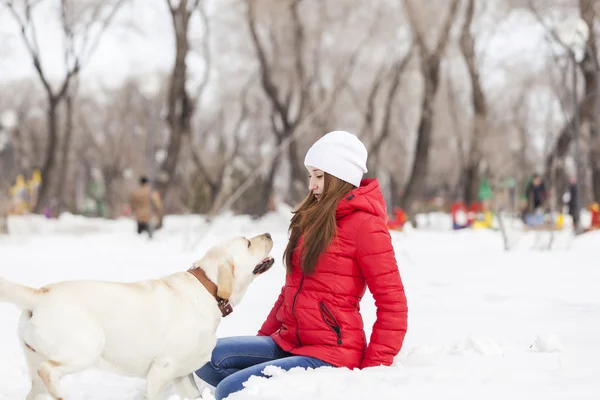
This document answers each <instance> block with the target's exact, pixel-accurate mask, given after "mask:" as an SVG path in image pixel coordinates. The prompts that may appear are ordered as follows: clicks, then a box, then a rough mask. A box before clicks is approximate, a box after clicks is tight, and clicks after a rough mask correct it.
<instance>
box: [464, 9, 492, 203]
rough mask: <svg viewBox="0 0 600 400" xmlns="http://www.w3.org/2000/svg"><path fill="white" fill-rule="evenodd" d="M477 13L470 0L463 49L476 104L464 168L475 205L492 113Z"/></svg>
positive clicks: (469, 197)
mask: <svg viewBox="0 0 600 400" xmlns="http://www.w3.org/2000/svg"><path fill="white" fill-rule="evenodd" d="M474 13H475V0H467V6H466V11H465V21H464V23H463V27H462V30H461V35H460V46H459V48H460V50H461V53H462V55H463V57H464V59H465V63H466V65H467V70H468V72H469V78H470V81H471V102H472V104H473V123H472V126H471V135H470V136H471V138H470V139H471V140H470V146H469V153H468V155H467V157H466V160H465V161H466V163H465V164H464V166H463V171H462V175H463V183H464V187H463V189H464V195H463V199H464V201H465V203H466V204H467V205H468V204H471V203H472V202H473V201H476V200H477V191H478V187H479V181H480V176H479V173H480V164H481V161H482V159H483V149H482V145H483V139H484V136H485V134H486V132H487V119H488V115H487V114H488V111H487V104H486V98H485V94H484V93H483V88H482V85H481V77H480V74H479V70H478V67H477V60H476V57H475V39H474V37H473V32H472V25H473V15H474Z"/></svg>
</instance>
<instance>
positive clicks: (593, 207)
mask: <svg viewBox="0 0 600 400" xmlns="http://www.w3.org/2000/svg"><path fill="white" fill-rule="evenodd" d="M588 210H589V211H590V213H591V217H592V221H591V223H590V229H594V230H595V229H600V205H599V204H598V203H592V204H590V206H589V207H588Z"/></svg>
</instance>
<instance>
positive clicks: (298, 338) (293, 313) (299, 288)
mask: <svg viewBox="0 0 600 400" xmlns="http://www.w3.org/2000/svg"><path fill="white" fill-rule="evenodd" d="M303 284H304V274H302V280H301V281H300V286H298V291H297V292H296V294H295V295H294V301H293V302H292V315H293V316H294V319H295V320H296V340H297V341H298V344H299V345H300V346H302V342H301V341H300V334H299V331H300V324H299V323H298V317H296V299H297V298H298V294H300V291H301V290H302V285H303Z"/></svg>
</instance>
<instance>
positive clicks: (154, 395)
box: [144, 358, 174, 400]
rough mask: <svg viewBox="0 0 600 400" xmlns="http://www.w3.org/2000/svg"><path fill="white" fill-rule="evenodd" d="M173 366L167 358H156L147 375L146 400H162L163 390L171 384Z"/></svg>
mask: <svg viewBox="0 0 600 400" xmlns="http://www.w3.org/2000/svg"><path fill="white" fill-rule="evenodd" d="M173 375H174V374H173V364H172V363H171V362H170V361H169V360H168V359H165V358H156V359H155V360H154V361H153V362H152V365H151V366H150V369H149V370H148V374H147V375H146V393H145V397H144V400H161V397H159V396H161V393H162V391H163V389H165V387H166V386H167V384H169V383H170V382H171V381H172V380H173V378H174V376H173Z"/></svg>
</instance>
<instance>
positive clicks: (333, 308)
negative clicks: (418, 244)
mask: <svg viewBox="0 0 600 400" xmlns="http://www.w3.org/2000/svg"><path fill="white" fill-rule="evenodd" d="M366 163H367V150H366V148H365V146H364V145H363V144H362V143H361V142H360V140H359V139H358V138H357V137H356V136H354V135H352V134H350V133H348V132H343V131H334V132H330V133H328V134H327V135H325V136H323V137H322V138H321V139H319V140H318V141H317V142H316V143H315V144H314V145H313V146H312V147H311V148H310V149H309V150H308V153H307V154H306V158H305V161H304V164H305V166H306V168H307V170H308V172H309V177H310V181H309V190H310V193H309V194H308V196H307V197H306V199H305V200H304V201H303V202H302V204H301V205H300V208H299V209H298V210H297V211H296V212H295V215H294V216H293V218H292V221H291V225H290V228H289V231H290V240H289V242H288V244H287V247H286V249H285V252H284V260H285V265H286V269H287V274H286V281H285V285H284V286H283V289H282V290H281V294H280V295H279V298H278V299H277V301H276V302H275V305H274V306H273V309H272V310H271V312H270V314H269V316H268V317H267V319H266V321H265V322H264V323H263V325H262V327H261V328H260V330H259V332H258V335H257V336H250V337H229V338H222V339H219V340H218V342H217V346H216V348H215V349H214V351H213V353H212V359H211V361H210V362H209V363H207V364H206V365H205V366H204V367H202V368H201V369H199V370H198V371H196V374H197V375H198V377H199V378H200V380H201V381H204V382H206V383H208V384H210V385H212V386H214V387H216V391H215V397H216V399H217V400H221V399H224V398H226V397H227V396H228V395H229V394H231V393H233V392H236V391H238V390H241V389H242V388H243V383H244V382H245V381H247V380H248V378H249V377H250V376H254V375H255V376H264V375H263V374H262V371H263V370H264V368H265V367H266V366H267V365H274V366H278V367H280V368H282V369H284V370H289V369H291V368H294V367H303V368H308V367H310V368H318V367H322V366H333V367H347V368H350V369H353V368H361V369H362V368H366V367H373V366H379V365H384V366H389V365H391V364H392V362H393V361H394V357H395V356H396V355H397V354H398V352H399V351H400V349H401V347H402V343H403V341H404V336H405V334H406V328H407V305H406V297H405V294H404V286H403V284H402V280H401V278H400V273H399V271H398V266H397V264H396V258H395V255H394V249H393V247H392V243H391V239H390V235H389V232H388V230H387V228H386V221H387V214H386V205H385V201H384V199H383V195H382V193H381V189H380V187H379V184H378V182H377V180H375V179H362V178H363V174H364V173H365V172H367V167H366ZM367 286H368V288H369V290H370V291H371V293H372V294H373V297H374V300H375V305H376V306H377V320H376V322H375V324H374V326H373V331H372V334H371V340H370V342H369V344H368V345H367V341H366V336H365V332H364V330H363V321H362V317H361V315H360V312H359V303H360V300H361V298H362V296H363V295H364V293H365V290H366V287H367ZM201 383H203V382H201ZM200 389H201V390H203V388H200Z"/></svg>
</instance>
